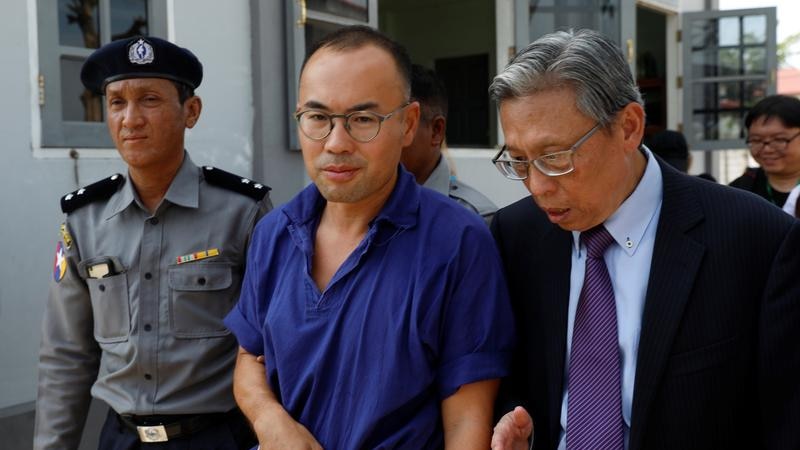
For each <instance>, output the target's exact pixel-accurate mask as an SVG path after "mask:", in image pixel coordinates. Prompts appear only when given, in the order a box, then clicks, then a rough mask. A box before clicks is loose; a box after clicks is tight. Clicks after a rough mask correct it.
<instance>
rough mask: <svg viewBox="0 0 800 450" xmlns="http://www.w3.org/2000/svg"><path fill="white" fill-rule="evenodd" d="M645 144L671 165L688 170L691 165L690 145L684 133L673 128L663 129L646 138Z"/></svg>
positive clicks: (682, 170)
mask: <svg viewBox="0 0 800 450" xmlns="http://www.w3.org/2000/svg"><path fill="white" fill-rule="evenodd" d="M644 144H645V145H646V146H647V148H649V149H650V150H651V151H652V152H653V153H655V154H656V155H658V156H659V157H661V159H663V160H664V161H666V162H667V163H669V164H670V165H671V166H673V167H675V168H676V169H678V170H680V171H681V172H686V171H687V169H688V166H689V146H688V145H687V144H686V137H684V136H683V133H681V132H679V131H673V130H662V131H659V132H658V133H655V134H653V135H652V136H648V137H646V138H645V139H644Z"/></svg>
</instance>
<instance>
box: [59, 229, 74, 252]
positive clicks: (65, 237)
mask: <svg viewBox="0 0 800 450" xmlns="http://www.w3.org/2000/svg"><path fill="white" fill-rule="evenodd" d="M60 231H61V241H62V242H64V246H65V247H67V250H69V249H70V248H72V235H71V234H69V231H68V230H67V224H66V223H62V224H61V230H60Z"/></svg>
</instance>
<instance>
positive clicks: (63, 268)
mask: <svg viewBox="0 0 800 450" xmlns="http://www.w3.org/2000/svg"><path fill="white" fill-rule="evenodd" d="M66 273H67V256H66V255H65V254H64V246H63V245H61V242H59V243H58V244H57V245H56V257H55V262H54V263H53V279H54V280H56V283H58V282H59V281H61V280H63V279H64V275H65V274H66Z"/></svg>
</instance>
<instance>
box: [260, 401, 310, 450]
mask: <svg viewBox="0 0 800 450" xmlns="http://www.w3.org/2000/svg"><path fill="white" fill-rule="evenodd" d="M253 430H254V431H255V432H256V436H257V437H258V443H259V446H260V447H259V448H260V449H261V450H322V446H321V445H320V444H319V442H317V440H316V439H314V436H312V435H311V433H310V432H309V431H308V429H306V427H304V426H303V425H301V424H300V423H298V422H296V421H295V420H294V419H292V417H291V416H289V414H287V413H286V411H285V410H283V408H281V409H277V408H276V409H274V410H273V411H271V412H270V413H268V414H261V415H260V416H259V417H258V418H257V419H256V420H255V421H254V422H253Z"/></svg>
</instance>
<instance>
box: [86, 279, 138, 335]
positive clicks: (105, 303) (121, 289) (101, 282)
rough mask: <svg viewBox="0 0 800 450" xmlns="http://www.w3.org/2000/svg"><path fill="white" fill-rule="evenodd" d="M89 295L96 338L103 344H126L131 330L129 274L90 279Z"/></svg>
mask: <svg viewBox="0 0 800 450" xmlns="http://www.w3.org/2000/svg"><path fill="white" fill-rule="evenodd" d="M86 284H87V285H88V286H89V295H90V297H91V299H92V311H93V313H94V337H95V339H96V340H97V342H99V343H101V344H110V343H115V342H124V341H127V340H128V336H129V335H130V330H131V311H130V303H129V302H128V274H127V273H126V272H123V273H120V274H117V275H112V276H110V277H106V278H88V279H87V280H86Z"/></svg>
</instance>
